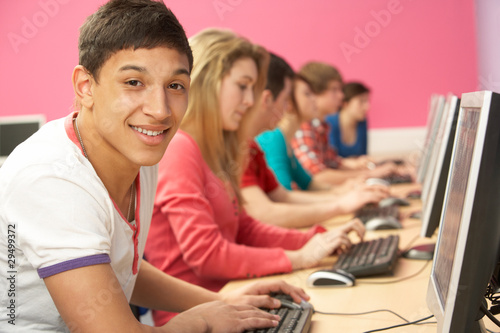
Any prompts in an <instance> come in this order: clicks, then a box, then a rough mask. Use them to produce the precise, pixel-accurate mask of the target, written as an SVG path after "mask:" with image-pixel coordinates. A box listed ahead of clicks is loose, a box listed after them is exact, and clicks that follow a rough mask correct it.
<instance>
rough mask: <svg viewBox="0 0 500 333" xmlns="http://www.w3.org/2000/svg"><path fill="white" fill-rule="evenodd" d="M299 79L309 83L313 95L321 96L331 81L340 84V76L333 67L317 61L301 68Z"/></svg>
mask: <svg viewBox="0 0 500 333" xmlns="http://www.w3.org/2000/svg"><path fill="white" fill-rule="evenodd" d="M299 77H300V78H301V79H302V80H304V81H306V82H307V83H309V86H310V87H311V90H312V92H313V93H315V94H321V93H323V92H324V91H325V90H326V89H328V84H329V83H330V82H331V81H339V82H340V83H342V75H340V72H339V71H338V70H337V69H336V68H335V67H333V66H331V65H329V64H327V63H324V62H318V61H311V62H308V63H307V64H305V65H304V66H302V68H301V69H300V70H299Z"/></svg>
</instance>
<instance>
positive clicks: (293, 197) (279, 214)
mask: <svg viewBox="0 0 500 333" xmlns="http://www.w3.org/2000/svg"><path fill="white" fill-rule="evenodd" d="M268 74H269V77H268V80H267V83H266V89H264V91H263V93H262V96H261V98H260V100H258V101H257V104H256V105H255V109H254V110H252V112H251V113H249V114H248V116H247V117H245V118H244V120H243V124H242V126H243V127H245V128H246V131H247V132H248V133H251V134H252V135H255V134H258V133H260V132H262V131H264V132H263V133H262V134H260V135H258V136H257V137H256V138H255V140H251V141H250V152H249V162H248V166H247V167H246V169H245V172H244V173H243V176H242V181H241V187H242V190H241V192H242V194H243V198H244V199H245V208H246V209H247V211H248V212H249V214H250V215H252V216H253V217H255V218H257V219H259V220H261V221H263V222H266V223H269V224H274V225H279V226H283V227H289V228H292V227H293V228H298V227H307V226H311V225H313V224H315V223H321V222H324V221H326V220H328V219H330V218H332V217H334V216H337V215H340V214H347V213H352V212H354V211H355V210H356V209H358V208H360V207H361V206H363V205H364V204H366V203H368V202H377V201H379V200H381V199H382V198H384V197H385V196H386V195H387V189H386V188H384V187H380V186H379V187H377V186H374V187H369V186H365V185H360V186H358V187H357V188H356V189H354V190H352V189H351V188H349V191H346V190H345V189H341V188H340V186H336V188H334V189H333V190H332V189H331V186H329V185H328V184H322V183H321V182H318V181H317V180H316V179H315V177H314V176H312V175H311V174H309V172H307V171H306V170H304V169H303V168H302V166H301V164H300V162H299V161H298V160H297V158H296V157H295V155H294V153H293V152H292V150H291V148H290V144H289V142H290V139H291V137H293V134H294V133H295V131H296V130H297V129H298V127H299V125H300V122H301V119H303V118H302V116H300V115H299V113H298V112H296V111H295V110H296V107H295V106H294V105H295V103H291V102H290V98H291V95H292V89H293V90H296V89H297V85H300V84H301V83H302V82H303V81H300V82H297V80H294V76H295V74H294V71H293V70H292V68H291V67H290V65H288V63H286V61H285V60H284V59H283V58H281V57H279V56H277V55H275V54H271V61H270V65H269V70H268ZM294 81H295V82H296V83H295V84H293V83H292V82H294ZM299 88H302V87H301V86H300V87H299ZM305 88H306V89H307V86H306V87H305ZM296 95H297V97H298V98H299V101H300V105H301V107H302V109H303V110H304V113H306V112H308V110H307V109H311V108H312V109H314V108H315V105H314V100H313V99H312V98H310V95H311V94H310V92H309V97H308V96H306V95H305V94H303V92H302V90H300V93H299V92H297V93H296ZM266 129H269V130H267V131H265V130H266ZM295 186H297V187H298V188H299V189H301V190H305V191H299V190H292V187H295Z"/></svg>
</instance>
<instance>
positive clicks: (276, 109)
mask: <svg viewBox="0 0 500 333" xmlns="http://www.w3.org/2000/svg"><path fill="white" fill-rule="evenodd" d="M291 95H292V80H291V79H290V78H288V77H285V81H284V82H283V89H282V90H281V91H280V93H279V94H278V96H276V99H274V101H273V103H272V104H271V110H269V112H267V116H268V117H269V118H268V119H266V120H267V126H268V127H269V128H275V127H276V126H277V125H278V122H279V121H280V120H281V118H283V114H284V113H285V110H286V109H287V108H288V103H289V101H290V97H291Z"/></svg>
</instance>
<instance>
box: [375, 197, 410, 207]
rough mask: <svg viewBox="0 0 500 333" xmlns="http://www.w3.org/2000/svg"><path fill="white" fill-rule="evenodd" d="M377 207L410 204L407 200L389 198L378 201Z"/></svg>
mask: <svg viewBox="0 0 500 333" xmlns="http://www.w3.org/2000/svg"><path fill="white" fill-rule="evenodd" d="M378 205H379V207H388V206H394V205H397V206H409V205H410V202H409V201H408V200H405V199H402V198H396V197H389V198H385V199H382V200H380V201H379V203H378Z"/></svg>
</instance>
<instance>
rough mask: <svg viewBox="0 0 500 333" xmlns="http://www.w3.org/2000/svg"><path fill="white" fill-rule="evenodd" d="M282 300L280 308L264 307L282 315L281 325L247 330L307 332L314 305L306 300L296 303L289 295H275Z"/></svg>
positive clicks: (276, 332) (255, 331) (278, 332)
mask: <svg viewBox="0 0 500 333" xmlns="http://www.w3.org/2000/svg"><path fill="white" fill-rule="evenodd" d="M274 297H275V298H277V299H279V300H280V301H281V307H280V308H278V309H264V310H266V311H268V312H270V313H272V314H277V315H278V316H280V318H281V319H280V322H279V325H278V326H276V327H270V328H264V329H256V330H252V331H245V332H247V333H307V332H309V329H310V328H311V317H312V315H313V312H314V309H313V306H312V305H311V304H310V303H308V302H305V301H302V303H301V304H297V303H294V302H293V300H292V298H291V297H290V296H289V295H283V294H279V295H275V296H274Z"/></svg>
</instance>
